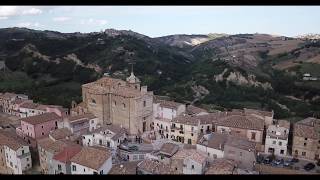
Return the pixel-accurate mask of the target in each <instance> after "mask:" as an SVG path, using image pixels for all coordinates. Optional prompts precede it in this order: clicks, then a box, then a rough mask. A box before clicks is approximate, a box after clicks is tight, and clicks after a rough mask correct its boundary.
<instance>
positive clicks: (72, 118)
mask: <svg viewBox="0 0 320 180" xmlns="http://www.w3.org/2000/svg"><path fill="white" fill-rule="evenodd" d="M95 118H97V117H96V116H95V115H93V114H91V113H86V114H82V115H77V116H69V117H67V119H68V120H69V121H70V122H74V121H79V120H83V119H87V120H88V121H89V120H91V119H95Z"/></svg>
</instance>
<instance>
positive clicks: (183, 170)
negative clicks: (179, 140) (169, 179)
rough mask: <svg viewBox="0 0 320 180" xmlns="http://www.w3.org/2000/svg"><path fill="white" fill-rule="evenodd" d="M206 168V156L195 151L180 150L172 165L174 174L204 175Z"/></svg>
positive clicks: (173, 157)
mask: <svg viewBox="0 0 320 180" xmlns="http://www.w3.org/2000/svg"><path fill="white" fill-rule="evenodd" d="M206 166H207V158H206V156H205V155H203V154H201V153H199V152H197V151H196V150H195V149H181V150H179V151H178V152H177V153H176V154H174V155H173V156H172V158H171V164H170V168H171V171H172V172H173V173H174V174H203V173H204V172H205V168H206Z"/></svg>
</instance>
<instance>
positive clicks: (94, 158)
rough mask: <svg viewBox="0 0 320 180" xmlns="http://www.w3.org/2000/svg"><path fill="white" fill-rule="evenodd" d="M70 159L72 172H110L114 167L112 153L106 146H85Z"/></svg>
mask: <svg viewBox="0 0 320 180" xmlns="http://www.w3.org/2000/svg"><path fill="white" fill-rule="evenodd" d="M70 161H71V174H108V173H109V171H110V170H111V168H112V158H111V153H110V152H109V151H108V150H106V149H105V148H97V147H83V148H82V149H81V151H80V152H79V153H77V154H76V155H75V156H73V157H72V158H71V160H70Z"/></svg>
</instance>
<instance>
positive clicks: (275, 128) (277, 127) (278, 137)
mask: <svg viewBox="0 0 320 180" xmlns="http://www.w3.org/2000/svg"><path fill="white" fill-rule="evenodd" d="M289 130H290V123H289V122H288V121H285V120H279V121H278V122H276V124H274V125H269V127H268V129H267V135H266V143H265V153H270V154H272V153H274V154H275V155H277V156H286V155H287V149H288V136H289Z"/></svg>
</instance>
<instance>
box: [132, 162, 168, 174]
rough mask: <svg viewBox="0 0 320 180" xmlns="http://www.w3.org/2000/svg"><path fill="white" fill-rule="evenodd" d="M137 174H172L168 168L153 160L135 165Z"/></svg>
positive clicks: (166, 165)
mask: <svg viewBox="0 0 320 180" xmlns="http://www.w3.org/2000/svg"><path fill="white" fill-rule="evenodd" d="M137 174H172V173H171V170H170V166H169V165H168V164H165V163H163V162H161V161H157V160H154V159H145V160H143V161H141V162H140V163H139V164H138V165H137Z"/></svg>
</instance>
